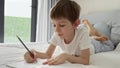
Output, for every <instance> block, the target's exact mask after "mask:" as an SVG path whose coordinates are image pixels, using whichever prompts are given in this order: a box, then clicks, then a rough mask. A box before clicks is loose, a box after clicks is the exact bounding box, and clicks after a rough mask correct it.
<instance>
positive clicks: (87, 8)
mask: <svg viewBox="0 0 120 68" xmlns="http://www.w3.org/2000/svg"><path fill="white" fill-rule="evenodd" d="M74 1H76V2H77V3H78V4H80V6H81V8H82V10H81V14H88V13H93V12H96V11H110V10H117V9H120V0H74Z"/></svg>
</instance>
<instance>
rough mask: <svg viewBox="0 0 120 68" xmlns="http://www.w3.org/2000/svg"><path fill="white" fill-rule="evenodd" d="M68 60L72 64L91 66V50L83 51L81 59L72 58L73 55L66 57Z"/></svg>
mask: <svg viewBox="0 0 120 68" xmlns="http://www.w3.org/2000/svg"><path fill="white" fill-rule="evenodd" d="M66 58H67V59H66V60H67V61H69V62H71V63H80V64H85V65H88V64H89V58H90V51H89V49H85V50H82V51H81V54H80V56H79V57H76V56H72V55H66Z"/></svg>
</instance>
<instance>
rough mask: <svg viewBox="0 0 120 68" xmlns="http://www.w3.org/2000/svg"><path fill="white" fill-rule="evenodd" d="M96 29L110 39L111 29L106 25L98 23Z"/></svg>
mask: <svg viewBox="0 0 120 68" xmlns="http://www.w3.org/2000/svg"><path fill="white" fill-rule="evenodd" d="M94 27H95V29H96V30H97V31H98V32H100V33H101V34H103V35H105V36H107V37H109V38H110V28H108V26H107V24H106V23H96V24H95V25H94Z"/></svg>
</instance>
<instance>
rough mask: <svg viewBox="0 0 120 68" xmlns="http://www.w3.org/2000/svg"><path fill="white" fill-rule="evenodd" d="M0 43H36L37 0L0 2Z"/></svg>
mask: <svg viewBox="0 0 120 68" xmlns="http://www.w3.org/2000/svg"><path fill="white" fill-rule="evenodd" d="M0 9H2V10H1V11H0V43H1V42H2V43H3V42H4V43H15V42H17V41H18V40H17V38H16V35H18V36H20V37H21V38H22V39H24V41H25V42H30V41H32V42H35V35H36V34H35V33H36V19H37V0H0Z"/></svg>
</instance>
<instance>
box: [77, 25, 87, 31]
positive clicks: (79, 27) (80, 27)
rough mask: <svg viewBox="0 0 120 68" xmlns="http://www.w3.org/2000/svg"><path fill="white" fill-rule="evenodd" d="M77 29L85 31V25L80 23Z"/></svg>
mask: <svg viewBox="0 0 120 68" xmlns="http://www.w3.org/2000/svg"><path fill="white" fill-rule="evenodd" d="M77 30H78V31H87V30H88V29H87V27H86V26H85V25H84V24H80V25H79V26H78V27H77Z"/></svg>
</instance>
